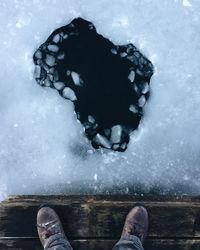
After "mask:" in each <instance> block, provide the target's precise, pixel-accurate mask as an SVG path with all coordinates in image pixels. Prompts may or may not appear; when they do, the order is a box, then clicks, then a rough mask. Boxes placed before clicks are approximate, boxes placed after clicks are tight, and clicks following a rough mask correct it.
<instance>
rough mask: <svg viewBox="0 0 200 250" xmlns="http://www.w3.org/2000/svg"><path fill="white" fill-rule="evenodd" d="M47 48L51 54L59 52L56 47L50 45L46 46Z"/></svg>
mask: <svg viewBox="0 0 200 250" xmlns="http://www.w3.org/2000/svg"><path fill="white" fill-rule="evenodd" d="M47 48H48V50H49V51H51V52H58V50H59V48H58V46H57V45H52V44H50V45H48V47H47Z"/></svg>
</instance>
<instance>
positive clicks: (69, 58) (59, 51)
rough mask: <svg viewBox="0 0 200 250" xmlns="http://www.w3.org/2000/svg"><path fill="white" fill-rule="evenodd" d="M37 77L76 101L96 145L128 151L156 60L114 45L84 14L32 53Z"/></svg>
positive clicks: (93, 143)
mask: <svg viewBox="0 0 200 250" xmlns="http://www.w3.org/2000/svg"><path fill="white" fill-rule="evenodd" d="M33 59H34V63H35V65H36V67H35V75H34V76H35V79H36V81H37V82H38V84H40V85H41V86H43V87H51V88H55V89H56V90H57V91H58V92H59V94H60V95H61V96H62V97H64V98H66V99H69V100H71V101H72V102H73V103H74V107H75V111H76V114H77V118H78V119H79V120H80V121H81V123H82V124H83V126H84V128H85V134H86V136H87V137H88V139H89V140H91V143H92V145H93V147H94V148H99V147H104V148H108V149H112V150H116V151H125V150H126V148H127V144H128V142H129V137H130V133H131V132H132V131H133V130H135V129H137V127H138V125H139V122H140V120H141V117H142V115H143V107H144V105H145V103H146V101H147V99H148V97H149V90H150V88H149V83H150V78H151V76H152V74H153V65H152V63H151V62H150V61H149V60H148V59H147V58H146V57H145V56H143V55H142V54H141V53H140V52H139V51H138V49H137V48H136V47H135V46H134V45H132V44H127V45H124V46H117V45H114V44H113V43H112V42H111V41H109V40H108V39H106V38H104V37H103V36H102V35H100V34H98V33H97V32H96V29H95V27H94V25H93V24H92V23H90V22H88V21H86V20H84V19H81V18H77V19H74V20H73V21H72V22H71V23H70V24H68V25H66V26H63V27H61V28H59V29H57V30H55V31H54V32H53V33H52V34H51V35H50V36H49V38H48V39H47V41H46V42H45V43H43V44H42V45H41V46H40V47H39V48H38V50H37V51H36V52H35V53H34V56H33Z"/></svg>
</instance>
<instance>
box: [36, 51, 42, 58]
mask: <svg viewBox="0 0 200 250" xmlns="http://www.w3.org/2000/svg"><path fill="white" fill-rule="evenodd" d="M35 57H36V58H38V59H42V52H41V51H40V50H39V49H38V50H37V51H36V52H35Z"/></svg>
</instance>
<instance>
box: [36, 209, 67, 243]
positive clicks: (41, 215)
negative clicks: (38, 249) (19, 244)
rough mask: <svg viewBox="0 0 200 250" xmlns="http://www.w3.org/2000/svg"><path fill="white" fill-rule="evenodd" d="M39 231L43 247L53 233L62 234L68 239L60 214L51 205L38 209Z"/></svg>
mask: <svg viewBox="0 0 200 250" xmlns="http://www.w3.org/2000/svg"><path fill="white" fill-rule="evenodd" d="M37 231H38V235H39V238H40V241H41V243H42V245H43V247H45V245H46V243H47V240H48V238H49V237H50V236H52V235H56V234H57V235H58V234H61V235H62V236H63V238H64V239H67V238H66V236H65V233H64V231H63V227H62V224H61V222H60V219H59V217H58V215H57V214H56V212H55V211H54V210H53V209H52V208H50V207H42V208H41V209H40V210H39V211H38V214H37Z"/></svg>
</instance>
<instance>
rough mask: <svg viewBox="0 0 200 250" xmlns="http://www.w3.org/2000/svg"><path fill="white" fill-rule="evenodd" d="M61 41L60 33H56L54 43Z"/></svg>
mask: <svg viewBox="0 0 200 250" xmlns="http://www.w3.org/2000/svg"><path fill="white" fill-rule="evenodd" d="M59 41H60V35H59V34H57V35H55V36H54V37H53V42H54V43H58V42H59Z"/></svg>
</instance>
